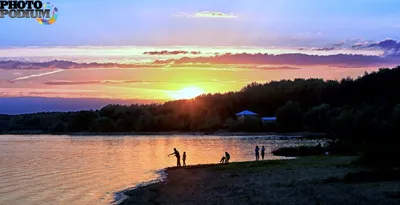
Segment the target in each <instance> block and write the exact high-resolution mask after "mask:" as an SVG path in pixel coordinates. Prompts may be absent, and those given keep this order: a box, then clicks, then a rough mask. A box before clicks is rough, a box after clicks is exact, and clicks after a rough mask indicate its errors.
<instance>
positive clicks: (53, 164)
mask: <svg viewBox="0 0 400 205" xmlns="http://www.w3.org/2000/svg"><path fill="white" fill-rule="evenodd" d="M315 143H316V141H312V140H307V141H305V140H297V139H276V138H275V139H274V138H271V136H263V137H261V136H260V137H256V136H251V137H250V136H247V137H246V136H243V137H238V136H235V137H219V136H123V137H118V136H111V137H108V136H85V137H76V136H44V135H32V136H26V135H25V136H18V135H2V136H1V135H0V204H2V205H3V204H4V205H8V204H24V205H25V204H57V205H63V204H79V205H81V204H110V203H111V202H112V201H114V195H115V193H116V192H118V191H121V190H124V189H126V188H129V187H134V186H136V185H138V184H140V183H142V182H146V181H150V180H154V179H157V178H158V177H159V176H158V175H157V174H156V171H157V170H160V169H162V168H164V167H168V166H173V165H175V163H176V159H175V158H174V157H173V156H171V157H168V156H167V155H168V154H170V153H172V151H173V148H174V147H176V148H177V149H178V150H179V152H181V155H182V153H183V152H184V151H186V153H187V160H186V163H187V164H188V165H193V164H204V163H218V162H219V160H220V159H221V157H222V156H223V154H224V152H225V151H228V152H229V153H230V155H231V161H232V162H234V161H247V160H253V159H254V158H255V157H254V153H253V150H254V147H255V145H259V146H262V145H264V146H265V147H266V159H280V158H279V157H274V156H273V155H272V154H270V152H271V151H272V150H273V149H275V148H278V147H282V146H296V145H299V144H315Z"/></svg>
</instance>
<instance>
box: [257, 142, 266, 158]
mask: <svg viewBox="0 0 400 205" xmlns="http://www.w3.org/2000/svg"><path fill="white" fill-rule="evenodd" d="M255 152H256V161H258V160H260V148H259V147H258V145H257V146H256V149H255ZM264 156H265V147H264V146H262V147H261V159H262V160H264Z"/></svg>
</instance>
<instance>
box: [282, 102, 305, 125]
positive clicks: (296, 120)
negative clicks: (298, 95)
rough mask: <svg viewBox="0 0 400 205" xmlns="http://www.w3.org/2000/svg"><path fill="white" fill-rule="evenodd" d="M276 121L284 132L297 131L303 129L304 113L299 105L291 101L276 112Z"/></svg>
mask: <svg viewBox="0 0 400 205" xmlns="http://www.w3.org/2000/svg"><path fill="white" fill-rule="evenodd" d="M276 121H277V124H278V127H279V130H280V131H282V132H297V131H301V130H302V126H303V113H302V111H301V109H300V107H299V105H298V104H297V103H295V102H293V101H289V102H288V103H286V104H285V105H284V106H283V107H281V108H279V109H278V110H277V112H276Z"/></svg>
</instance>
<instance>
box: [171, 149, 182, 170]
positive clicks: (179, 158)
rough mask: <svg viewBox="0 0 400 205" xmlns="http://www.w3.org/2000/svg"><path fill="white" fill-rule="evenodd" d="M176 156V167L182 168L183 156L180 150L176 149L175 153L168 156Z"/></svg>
mask: <svg viewBox="0 0 400 205" xmlns="http://www.w3.org/2000/svg"><path fill="white" fill-rule="evenodd" d="M171 155H175V157H176V166H177V167H180V166H181V155H180V154H179V152H178V150H176V148H174V152H173V153H171V154H169V155H168V156H171Z"/></svg>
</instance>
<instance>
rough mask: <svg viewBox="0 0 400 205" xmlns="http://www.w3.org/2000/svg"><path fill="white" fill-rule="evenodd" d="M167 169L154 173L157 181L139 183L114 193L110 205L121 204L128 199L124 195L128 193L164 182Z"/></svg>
mask: <svg viewBox="0 0 400 205" xmlns="http://www.w3.org/2000/svg"><path fill="white" fill-rule="evenodd" d="M168 168H170V167H167V168H163V169H160V170H158V171H156V172H155V173H156V174H158V175H159V177H157V179H153V180H150V181H147V182H141V183H139V184H138V185H136V186H134V187H130V188H127V189H124V190H122V191H118V192H115V193H114V201H113V202H112V203H111V204H112V205H118V204H121V203H122V202H123V201H125V200H126V199H128V198H129V196H128V195H126V193H127V192H129V191H134V190H136V189H140V188H142V187H146V186H150V185H152V184H156V183H161V182H163V181H165V180H166V178H167V172H166V170H167V169H168Z"/></svg>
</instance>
